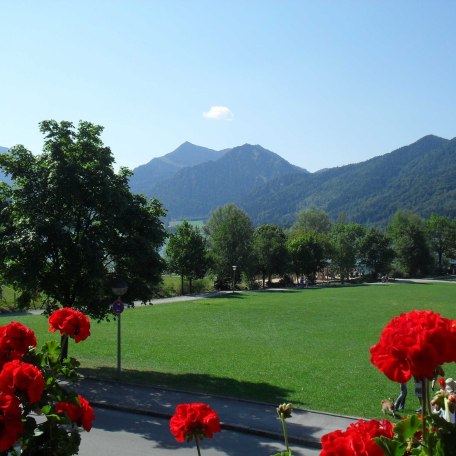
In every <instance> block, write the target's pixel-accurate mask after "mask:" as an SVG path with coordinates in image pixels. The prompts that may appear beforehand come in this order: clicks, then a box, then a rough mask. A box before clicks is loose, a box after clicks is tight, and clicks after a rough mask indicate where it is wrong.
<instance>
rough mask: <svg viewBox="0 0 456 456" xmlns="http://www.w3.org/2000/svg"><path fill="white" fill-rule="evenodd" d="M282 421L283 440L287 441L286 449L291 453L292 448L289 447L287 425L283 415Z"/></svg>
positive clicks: (281, 415)
mask: <svg viewBox="0 0 456 456" xmlns="http://www.w3.org/2000/svg"><path fill="white" fill-rule="evenodd" d="M280 420H281V421H282V429H283V439H284V441H285V447H286V449H287V451H288V453H289V452H290V448H289V447H288V433H287V425H286V423H285V417H284V416H283V413H281V414H280Z"/></svg>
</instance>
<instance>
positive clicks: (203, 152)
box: [130, 142, 225, 195]
mask: <svg viewBox="0 0 456 456" xmlns="http://www.w3.org/2000/svg"><path fill="white" fill-rule="evenodd" d="M224 153H225V151H216V150H212V149H208V148H206V147H201V146H196V145H194V144H192V143H189V142H185V143H183V144H181V145H180V146H179V147H178V148H177V149H176V150H174V151H173V152H170V153H169V154H166V155H163V156H162V157H158V158H154V159H152V160H151V161H150V162H149V163H146V164H145V165H141V166H138V167H137V168H135V169H134V171H133V176H132V177H131V179H130V188H131V190H132V191H133V192H134V193H143V194H145V195H149V194H150V193H151V191H152V188H153V187H154V186H155V185H157V183H159V182H161V181H163V180H165V179H168V178H170V177H171V176H173V175H174V174H176V173H177V172H179V171H180V170H181V169H182V168H185V167H187V166H195V165H199V164H200V163H204V162H207V161H212V160H218V159H219V158H220V157H222V156H223V154H224Z"/></svg>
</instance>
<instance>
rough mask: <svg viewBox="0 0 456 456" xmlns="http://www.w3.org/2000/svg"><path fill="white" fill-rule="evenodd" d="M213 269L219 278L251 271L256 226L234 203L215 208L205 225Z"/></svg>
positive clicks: (249, 273)
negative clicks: (254, 226)
mask: <svg viewBox="0 0 456 456" xmlns="http://www.w3.org/2000/svg"><path fill="white" fill-rule="evenodd" d="M205 232H206V234H207V235H208V243H209V249H210V252H211V256H212V268H213V271H214V273H215V274H216V275H217V277H218V278H219V279H224V278H227V277H232V274H233V270H232V266H234V265H235V266H237V270H236V275H237V277H239V276H240V275H241V274H242V273H247V274H248V275H251V272H252V250H251V249H252V237H253V227H252V222H251V221H250V218H249V217H248V215H247V214H246V213H245V212H244V211H242V210H241V209H239V208H238V207H237V206H235V205H234V204H227V205H226V206H222V207H218V208H217V209H215V210H214V211H213V212H212V214H211V217H210V219H209V220H208V222H207V224H206V226H205Z"/></svg>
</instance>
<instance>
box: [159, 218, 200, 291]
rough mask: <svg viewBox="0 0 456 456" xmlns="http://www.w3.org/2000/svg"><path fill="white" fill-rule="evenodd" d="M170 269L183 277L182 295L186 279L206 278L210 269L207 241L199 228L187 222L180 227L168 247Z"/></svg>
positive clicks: (170, 239)
mask: <svg viewBox="0 0 456 456" xmlns="http://www.w3.org/2000/svg"><path fill="white" fill-rule="evenodd" d="M166 255H167V256H168V268H169V270H170V271H172V272H176V273H177V274H180V276H181V294H184V277H187V278H188V279H189V282H190V293H191V281H192V279H198V278H202V277H204V275H205V274H206V271H207V269H208V267H209V260H208V253H207V248H206V240H205V238H204V237H203V236H202V235H201V233H200V231H199V229H198V228H195V227H193V226H192V225H190V223H188V222H187V221H186V220H184V222H183V223H182V224H181V225H179V226H178V227H177V229H176V232H175V233H174V234H172V235H171V236H170V238H169V241H168V244H167V245H166Z"/></svg>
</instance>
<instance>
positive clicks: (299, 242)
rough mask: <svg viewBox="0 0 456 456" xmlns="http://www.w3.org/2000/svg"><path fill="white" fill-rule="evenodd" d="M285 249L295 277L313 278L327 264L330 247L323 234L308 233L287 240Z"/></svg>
mask: <svg viewBox="0 0 456 456" xmlns="http://www.w3.org/2000/svg"><path fill="white" fill-rule="evenodd" d="M287 248H288V252H289V253H290V256H291V260H292V263H293V268H294V272H295V273H296V276H300V275H302V274H304V275H306V276H311V277H313V276H314V275H315V274H316V273H317V272H319V271H321V270H322V269H323V268H324V267H325V266H326V264H327V259H328V254H329V249H330V247H329V241H328V238H327V236H326V235H324V234H320V233H317V232H313V231H308V232H303V233H302V234H298V235H295V236H293V237H291V238H290V239H289V240H288V244H287Z"/></svg>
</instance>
